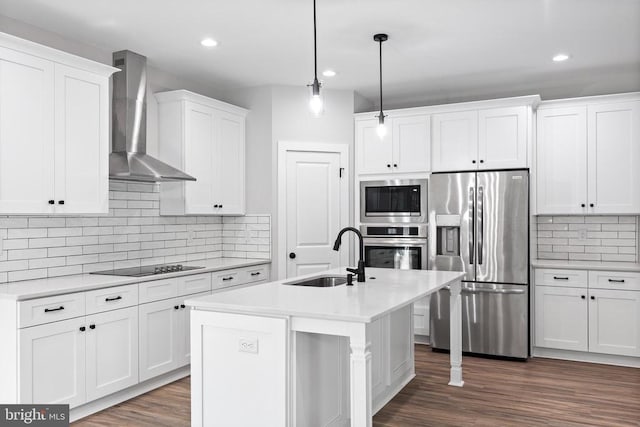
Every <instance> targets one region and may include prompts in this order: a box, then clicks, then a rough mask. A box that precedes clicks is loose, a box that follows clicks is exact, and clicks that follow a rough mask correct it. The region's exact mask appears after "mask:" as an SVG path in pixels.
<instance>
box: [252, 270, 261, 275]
mask: <svg viewBox="0 0 640 427" xmlns="http://www.w3.org/2000/svg"><path fill="white" fill-rule="evenodd" d="M251 275H252V276H259V275H260V272H259V271H256V272H255V273H251Z"/></svg>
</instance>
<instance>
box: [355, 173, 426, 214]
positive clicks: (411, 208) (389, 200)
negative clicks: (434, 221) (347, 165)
mask: <svg viewBox="0 0 640 427" xmlns="http://www.w3.org/2000/svg"><path fill="white" fill-rule="evenodd" d="M360 222H361V223H372V222H375V223H389V222H391V223H395V222H400V223H426V222H427V180H426V179H390V180H385V181H361V182H360Z"/></svg>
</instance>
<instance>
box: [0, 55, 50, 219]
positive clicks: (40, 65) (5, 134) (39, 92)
mask: <svg viewBox="0 0 640 427" xmlns="http://www.w3.org/2000/svg"><path fill="white" fill-rule="evenodd" d="M53 76H54V71H53V63H52V62H49V61H45V60H43V59H40V58H36V57H34V56H30V55H25V54H22V53H19V52H16V51H14V50H11V49H5V48H3V47H0V94H1V95H0V213H2V214H18V213H23V214H28V213H35V214H44V213H52V212H53V206H52V205H50V204H49V203H48V201H49V200H53V198H54V181H53V170H54V165H53V161H54V157H53V147H54V145H53V131H54V125H53Z"/></svg>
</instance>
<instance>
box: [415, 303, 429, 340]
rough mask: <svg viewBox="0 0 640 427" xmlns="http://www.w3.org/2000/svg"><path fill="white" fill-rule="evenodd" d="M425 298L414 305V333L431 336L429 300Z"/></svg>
mask: <svg viewBox="0 0 640 427" xmlns="http://www.w3.org/2000/svg"><path fill="white" fill-rule="evenodd" d="M430 298H431V297H428V296H427V297H424V298H422V299H420V300H418V301H417V302H415V303H414V304H413V333H414V334H415V335H423V336H428V335H429V300H430Z"/></svg>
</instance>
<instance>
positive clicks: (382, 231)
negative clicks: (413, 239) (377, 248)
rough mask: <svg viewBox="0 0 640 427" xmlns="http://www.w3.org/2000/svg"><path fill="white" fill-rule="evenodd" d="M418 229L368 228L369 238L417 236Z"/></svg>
mask: <svg viewBox="0 0 640 427" xmlns="http://www.w3.org/2000/svg"><path fill="white" fill-rule="evenodd" d="M418 231H419V229H418V227H367V235H368V236H417V235H418Z"/></svg>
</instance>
